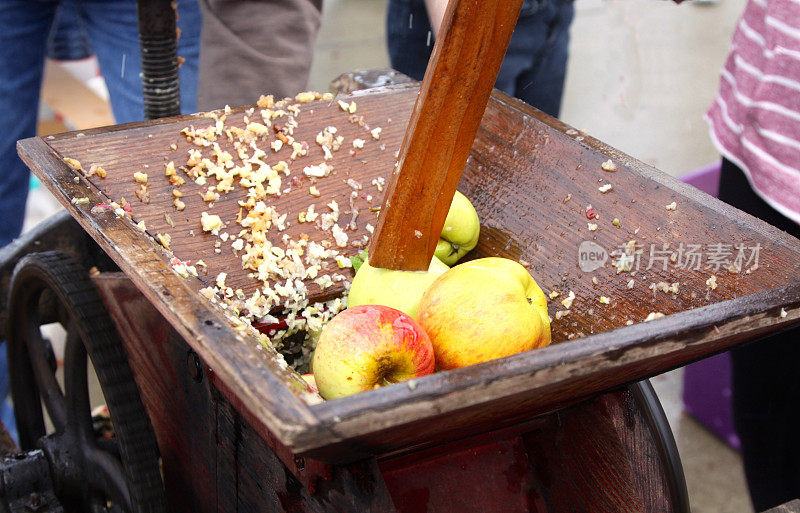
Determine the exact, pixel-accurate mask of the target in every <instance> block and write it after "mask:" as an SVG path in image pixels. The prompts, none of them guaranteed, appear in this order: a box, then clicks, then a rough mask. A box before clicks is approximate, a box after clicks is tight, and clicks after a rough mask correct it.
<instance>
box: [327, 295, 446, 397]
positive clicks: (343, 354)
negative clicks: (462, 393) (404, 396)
mask: <svg viewBox="0 0 800 513" xmlns="http://www.w3.org/2000/svg"><path fill="white" fill-rule="evenodd" d="M433 370H434V358H433V346H431V341H430V339H429V338H428V335H427V334H426V333H425V332H424V331H423V330H422V328H421V327H420V326H419V324H417V322H416V321H415V320H414V319H412V318H411V317H409V316H408V315H406V314H404V313H403V312H401V311H400V310H397V309H394V308H390V307H388V306H383V305H361V306H356V307H351V308H348V309H347V310H344V311H343V312H341V313H339V314H338V315H337V316H336V317H334V318H333V319H332V320H331V321H330V322H329V323H328V324H327V325H326V326H325V328H324V329H323V330H322V335H321V336H320V338H319V342H318V343H317V348H316V350H315V351H314V379H315V381H316V384H317V388H318V389H319V393H320V395H322V397H323V398H325V399H335V398H338V397H344V396H347V395H352V394H356V393H358V392H364V391H366V390H372V389H374V388H378V387H382V386H385V385H389V384H392V383H397V382H400V381H406V380H409V379H411V378H417V377H421V376H426V375H428V374H431V373H433Z"/></svg>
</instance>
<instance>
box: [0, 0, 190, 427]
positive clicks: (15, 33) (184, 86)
mask: <svg viewBox="0 0 800 513" xmlns="http://www.w3.org/2000/svg"><path fill="white" fill-rule="evenodd" d="M62 4H64V7H65V9H64V10H63V11H62V12H61V13H60V15H61V16H63V18H62V22H63V24H62V25H61V30H64V29H65V28H71V29H72V31H73V32H71V33H66V34H65V33H62V32H61V31H59V33H55V31H53V30H52V28H53V26H54V19H55V18H56V12H57V10H58V8H59V6H60V5H62ZM200 21H201V20H200V9H199V6H198V4H197V1H196V0H180V1H179V2H178V27H179V28H180V29H181V37H180V39H179V40H178V54H179V55H180V56H181V57H184V58H185V59H186V62H184V63H183V66H181V69H180V85H181V109H182V111H183V112H184V113H191V112H194V111H195V105H196V98H197V66H198V57H199V53H200ZM65 36H66V37H65ZM48 40H49V41H50V47H51V49H53V48H55V49H56V53H57V54H58V56H63V57H82V56H84V55H83V53H82V52H83V51H84V49H83V48H82V46H84V45H85V44H86V43H87V42H88V43H89V44H90V45H91V50H93V51H94V53H95V54H96V55H97V60H98V62H99V63H100V70H101V71H102V73H103V76H104V78H105V81H106V85H107V86H108V91H109V94H110V97H111V108H112V110H113V111H114V119H115V120H116V121H117V123H128V122H131V121H141V120H142V119H143V118H144V104H143V101H142V83H141V78H140V77H139V74H140V73H141V61H140V57H139V31H138V25H137V15H136V2H135V1H134V0H63V2H62V1H59V0H0V155H3V156H4V157H5V158H6V160H5V161H4V165H3V169H2V171H0V173H2V175H0V247H2V246H5V245H6V244H8V243H9V242H11V241H12V240H13V239H14V238H15V237H17V236H18V235H19V233H20V231H21V229H22V221H23V218H24V216H25V201H26V199H27V197H28V181H29V179H30V174H29V172H28V168H27V167H26V166H25V164H23V163H22V161H21V160H20V159H19V157H18V156H17V150H16V147H15V146H16V142H17V140H19V139H24V138H27V137H33V136H35V135H36V121H37V113H38V109H39V89H40V87H41V85H42V72H43V69H44V59H45V54H46V49H47V46H48ZM7 366H8V364H7V361H6V346H5V344H3V345H0V416H1V417H2V420H3V422H4V423H5V424H6V426H7V427H8V429H9V432H10V433H11V434H12V436H14V435H15V434H16V429H15V428H16V426H14V422H13V415H11V414H10V413H11V412H10V411H8V410H9V409H8V408H7V407H6V403H5V398H6V397H7V395H8V374H7V372H6V369H7Z"/></svg>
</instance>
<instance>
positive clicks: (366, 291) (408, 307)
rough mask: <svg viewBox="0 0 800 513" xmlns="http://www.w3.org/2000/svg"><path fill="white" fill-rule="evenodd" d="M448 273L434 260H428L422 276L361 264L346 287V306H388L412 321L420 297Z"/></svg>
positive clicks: (365, 262)
mask: <svg viewBox="0 0 800 513" xmlns="http://www.w3.org/2000/svg"><path fill="white" fill-rule="evenodd" d="M448 269H449V267H448V266H446V265H445V264H443V263H442V262H440V261H439V259H438V258H436V257H433V259H432V260H431V265H430V267H428V270H427V271H423V272H412V271H395V270H392V269H381V268H380V267H372V266H371V265H369V262H368V261H364V263H363V264H361V267H359V269H358V272H357V273H356V277H355V278H353V283H352V284H351V285H350V292H349V293H348V296H347V306H348V307H350V308H352V307H354V306H359V305H385V306H391V307H392V308H397V309H398V310H400V311H401V312H405V313H406V314H408V315H410V316H411V317H413V318H414V319H416V318H417V307H418V306H419V300H420V299H421V298H422V293H423V292H425V289H427V288H428V287H429V286H430V284H431V283H433V280H435V279H436V278H438V277H439V275H441V274H442V273H444V272H445V271H447V270H448Z"/></svg>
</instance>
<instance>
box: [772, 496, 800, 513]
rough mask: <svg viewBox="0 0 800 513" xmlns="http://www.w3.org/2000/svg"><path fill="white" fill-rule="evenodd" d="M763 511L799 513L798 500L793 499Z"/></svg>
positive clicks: (799, 504) (799, 503)
mask: <svg viewBox="0 0 800 513" xmlns="http://www.w3.org/2000/svg"><path fill="white" fill-rule="evenodd" d="M764 513H800V500H798V499H795V500H793V501H790V502H787V503H786V504H781V505H780V506H776V507H774V508H771V509H768V510H767V511H764Z"/></svg>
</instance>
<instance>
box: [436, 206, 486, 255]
mask: <svg viewBox="0 0 800 513" xmlns="http://www.w3.org/2000/svg"><path fill="white" fill-rule="evenodd" d="M480 230H481V224H480V220H479V219H478V213H477V212H475V207H473V206H472V203H470V201H469V200H468V199H467V197H466V196H464V195H463V194H461V193H460V192H458V191H456V195H455V196H453V202H452V203H450V210H448V212H447V219H445V221H444V227H443V228H442V233H441V235H440V236H439V242H438V243H437V244H436V251H435V253H434V255H436V256H437V257H438V258H439V260H441V261H442V262H444V263H445V264H447V265H455V263H456V262H458V260H459V259H460V258H461V257H462V256H464V255H465V254H466V253H467V252H468V251H470V250H471V249H472V248H474V247H475V246H476V245H477V244H478V237H479V236H480Z"/></svg>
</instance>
